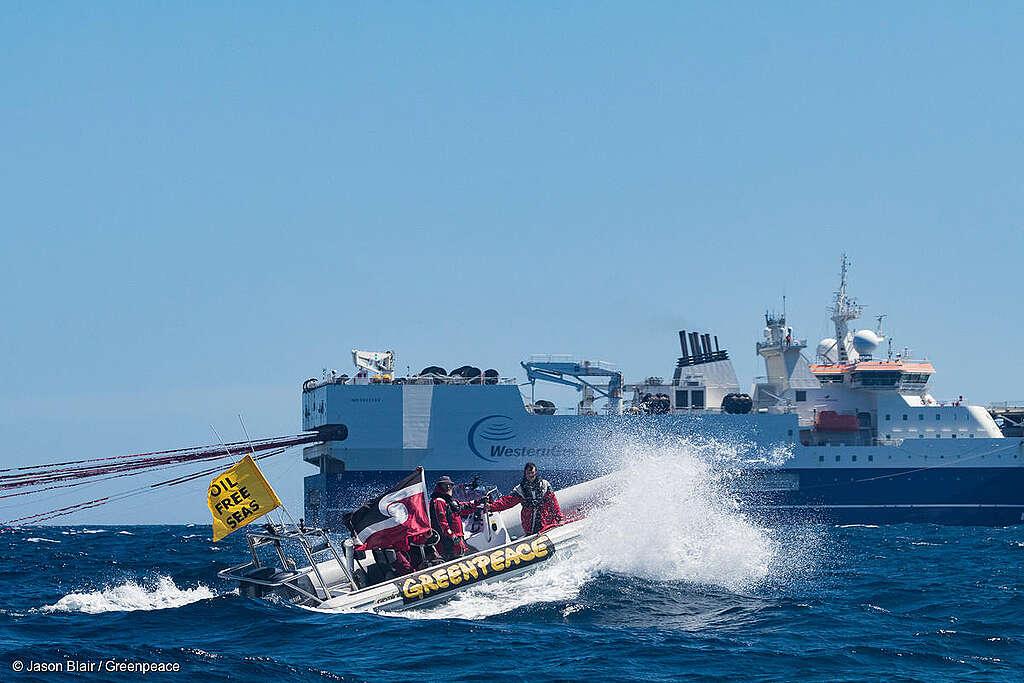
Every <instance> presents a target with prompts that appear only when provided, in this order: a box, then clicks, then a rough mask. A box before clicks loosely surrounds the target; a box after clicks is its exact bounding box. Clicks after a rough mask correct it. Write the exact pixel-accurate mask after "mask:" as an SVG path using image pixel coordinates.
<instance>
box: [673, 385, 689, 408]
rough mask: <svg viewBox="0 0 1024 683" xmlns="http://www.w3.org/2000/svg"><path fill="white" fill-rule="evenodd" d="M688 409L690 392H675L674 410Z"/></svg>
mask: <svg viewBox="0 0 1024 683" xmlns="http://www.w3.org/2000/svg"><path fill="white" fill-rule="evenodd" d="M689 407H690V392H689V391H680V390H678V389H677V390H676V408H689Z"/></svg>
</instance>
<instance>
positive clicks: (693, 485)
mask: <svg viewBox="0 0 1024 683" xmlns="http://www.w3.org/2000/svg"><path fill="white" fill-rule="evenodd" d="M623 441H624V442H625V445H622V446H620V447H619V448H617V449H616V450H617V452H615V453H612V455H613V456H614V457H616V459H617V461H618V462H620V463H622V466H621V467H620V468H619V469H618V471H617V473H616V474H615V475H614V476H615V483H614V484H613V491H614V492H613V494H612V495H610V496H609V497H608V500H607V503H606V504H605V505H602V506H600V507H598V508H596V509H594V510H592V511H591V512H590V513H589V514H588V516H587V518H586V519H585V520H584V521H583V522H581V524H583V536H582V538H581V543H580V546H579V548H578V549H577V550H576V551H575V552H574V553H573V555H572V556H571V557H569V558H565V557H557V549H556V558H555V559H554V560H553V561H551V562H547V563H545V564H544V565H542V566H540V567H539V568H538V569H537V571H535V572H533V573H531V574H527V575H525V576H522V577H517V578H515V579H510V580H506V581H497V582H494V583H491V584H484V585H478V586H473V587H471V588H468V589H466V590H464V591H462V592H460V593H459V594H458V595H457V596H456V597H455V598H453V599H452V600H450V601H448V602H446V603H442V604H441V605H438V606H436V607H432V608H427V609H425V610H411V611H408V612H405V613H403V615H404V616H408V617H411V618H420V619H422V618H426V619H432V618H461V619H482V618H485V617H487V616H491V615H494V614H501V613H504V612H508V611H509V610H513V609H517V608H519V607H524V606H527V605H530V604H537V603H570V602H573V601H575V600H576V598H577V597H578V596H579V594H580V590H581V589H582V588H583V587H584V586H585V585H586V584H587V583H588V582H589V581H591V580H593V579H594V577H596V576H598V575H601V574H616V575H625V576H630V577H636V578H639V579H643V580H648V581H659V582H685V583H690V584H696V585H699V586H708V587H715V588H719V589H725V590H730V591H743V590H747V589H749V588H752V587H754V586H757V585H759V584H763V583H768V582H772V581H779V580H786V579H787V578H789V577H791V576H793V575H795V574H798V573H799V572H801V571H802V570H804V569H806V568H807V567H808V566H809V564H811V561H812V557H813V555H814V553H815V552H816V550H817V549H818V547H819V545H820V540H819V539H818V538H817V537H816V536H815V535H813V534H812V535H810V536H808V534H807V533H806V530H798V531H793V530H787V531H785V532H779V531H776V530H771V529H767V528H764V527H762V526H760V525H758V524H757V523H756V522H755V521H753V520H752V519H750V518H749V517H748V516H747V515H745V514H744V513H743V512H742V510H741V509H740V505H739V502H738V501H737V500H736V498H735V497H734V496H732V495H731V494H729V492H728V491H729V488H728V487H729V483H730V482H731V481H732V480H733V478H734V476H735V474H736V469H735V467H736V463H737V462H738V461H740V460H742V457H741V456H742V453H743V450H744V448H746V447H747V446H745V445H744V444H737V443H734V442H726V443H723V442H720V441H716V440H713V439H701V440H680V441H679V442H678V443H675V444H673V445H670V446H666V445H664V436H660V437H659V441H660V443H659V444H658V445H657V446H656V447H652V446H650V445H648V443H647V442H646V441H645V440H642V439H634V440H628V439H622V440H621V441H620V443H621V442H623ZM605 455H608V454H607V453H606V454H605ZM793 534H800V536H799V537H797V538H793V537H792V536H793Z"/></svg>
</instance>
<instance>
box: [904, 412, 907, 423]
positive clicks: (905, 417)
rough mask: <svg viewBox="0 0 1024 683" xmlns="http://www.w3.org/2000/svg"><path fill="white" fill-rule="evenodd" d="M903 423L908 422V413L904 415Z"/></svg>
mask: <svg viewBox="0 0 1024 683" xmlns="http://www.w3.org/2000/svg"><path fill="white" fill-rule="evenodd" d="M903 421H904V422H906V421H907V414H906V413H903Z"/></svg>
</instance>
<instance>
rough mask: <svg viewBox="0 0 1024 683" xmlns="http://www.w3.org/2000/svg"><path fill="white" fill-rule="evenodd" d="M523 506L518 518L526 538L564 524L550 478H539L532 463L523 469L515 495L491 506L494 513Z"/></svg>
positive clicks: (502, 498)
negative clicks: (547, 528) (551, 526)
mask: <svg viewBox="0 0 1024 683" xmlns="http://www.w3.org/2000/svg"><path fill="white" fill-rule="evenodd" d="M516 505H522V506H523V509H522V510H521V511H520V513H519V519H520V521H522V523H523V535H524V536H529V535H530V534H535V533H537V532H538V531H540V530H541V529H543V528H544V527H546V526H550V525H552V524H557V523H558V522H561V521H562V508H561V507H559V505H558V498H557V497H555V492H554V490H553V489H552V488H551V484H550V483H549V482H548V480H547V479H541V478H540V477H538V476H537V466H536V465H535V464H533V463H532V462H528V463H526V467H524V468H523V480H522V481H520V482H519V483H518V484H517V485H516V487H515V488H514V489H512V492H511V493H510V494H508V495H507V496H502V497H501V498H499V499H498V500H496V501H494V502H493V503H491V504H490V507H489V508H488V509H490V510H492V511H493V512H501V511H502V510H508V509H509V508H513V507H515V506H516Z"/></svg>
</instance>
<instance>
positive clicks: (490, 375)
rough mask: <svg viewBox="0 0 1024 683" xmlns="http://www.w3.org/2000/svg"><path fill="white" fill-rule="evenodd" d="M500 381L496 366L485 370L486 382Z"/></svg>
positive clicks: (495, 382) (494, 382)
mask: <svg viewBox="0 0 1024 683" xmlns="http://www.w3.org/2000/svg"><path fill="white" fill-rule="evenodd" d="M497 383H498V371H497V370H495V369H494V368H489V369H487V370H484V384H497Z"/></svg>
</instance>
